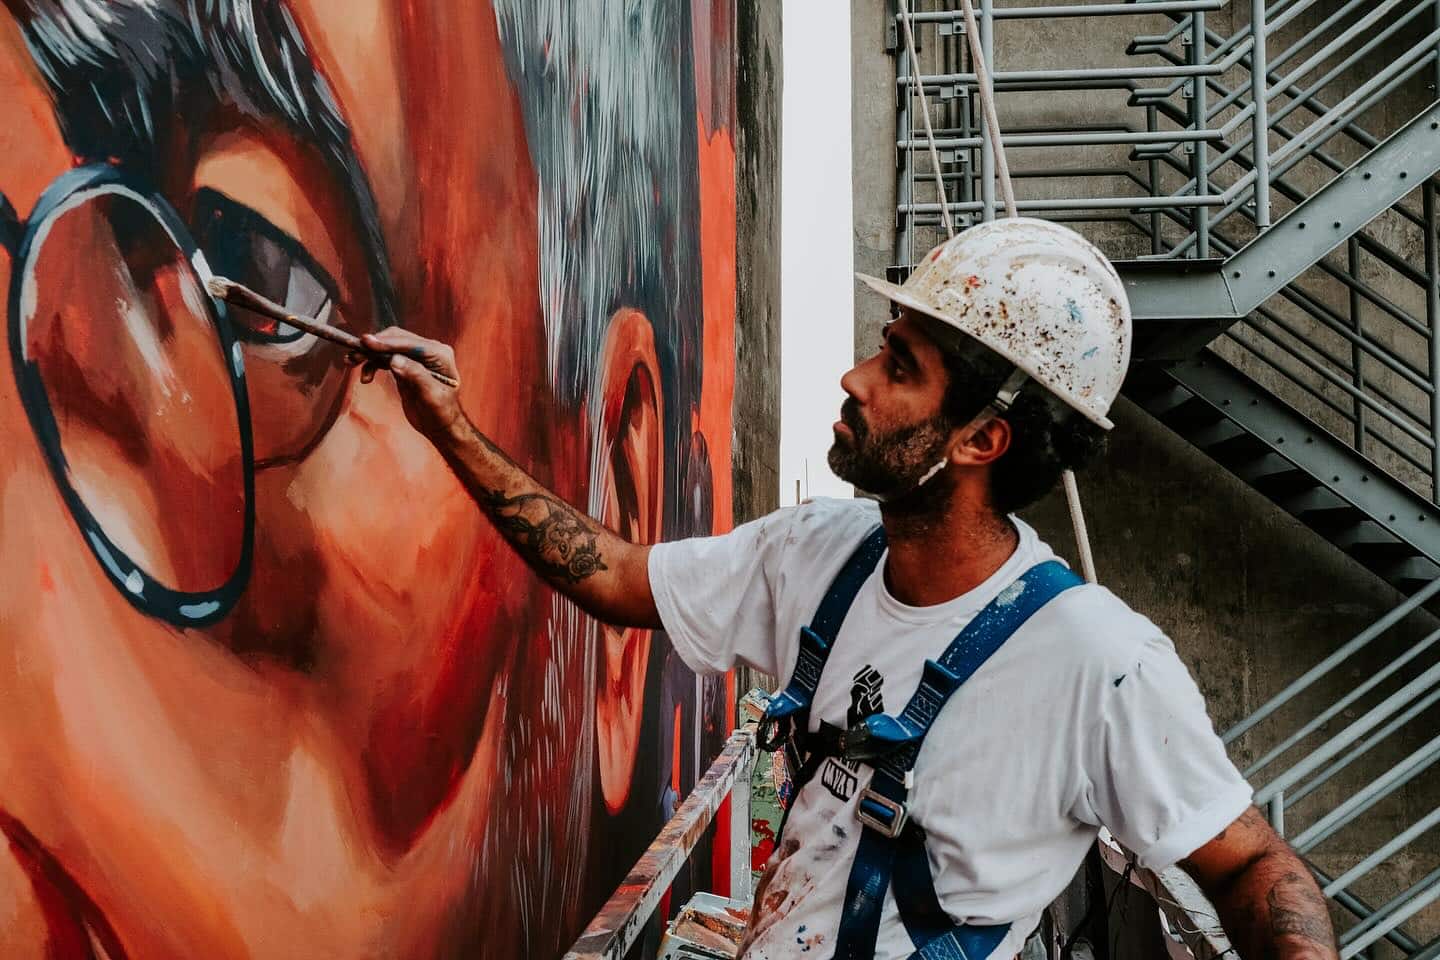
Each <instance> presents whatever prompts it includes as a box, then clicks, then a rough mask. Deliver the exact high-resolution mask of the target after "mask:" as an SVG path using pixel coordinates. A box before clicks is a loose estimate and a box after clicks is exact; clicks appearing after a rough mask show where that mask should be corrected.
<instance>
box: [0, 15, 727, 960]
mask: <svg viewBox="0 0 1440 960" xmlns="http://www.w3.org/2000/svg"><path fill="white" fill-rule="evenodd" d="M615 6H616V5H613V4H610V5H606V4H599V3H597V4H589V5H585V4H573V3H561V2H558V0H557V2H553V3H535V2H529V0H526V2H521V0H496V2H495V4H494V7H493V8H492V7H491V6H490V5H487V4H445V5H419V6H416V5H410V4H390V3H385V2H380V0H375V2H361V3H346V4H334V3H323V2H319V0H292V2H290V3H288V4H278V3H266V4H261V3H258V2H256V3H251V2H242V0H236V2H230V3H203V4H202V3H198V2H194V3H187V2H175V3H164V2H161V3H134V4H121V3H113V4H104V3H99V2H89V0H82V2H77V3H74V4H65V5H63V6H62V5H60V4H57V3H52V2H50V0H33V2H24V0H6V2H5V4H4V6H3V7H0V88H3V89H5V90H7V91H18V96H14V97H11V96H9V95H8V94H7V97H6V98H5V102H3V103H0V148H3V149H0V193H3V195H4V197H5V198H6V201H7V203H8V209H7V210H5V211H3V212H0V238H3V239H5V241H6V243H5V246H6V248H7V252H6V253H0V291H10V290H11V289H12V288H14V289H16V290H19V291H20V293H18V294H16V295H15V296H14V297H11V298H10V299H9V300H7V306H6V317H7V322H9V324H10V330H11V337H10V343H9V346H8V348H7V349H8V351H9V355H10V362H9V363H8V364H7V365H6V367H7V369H6V371H4V374H3V376H0V430H3V431H4V436H5V437H6V438H7V439H6V448H7V456H6V458H5V459H4V462H3V463H0V570H3V572H4V575H5V579H6V589H5V590H4V591H0V636H3V639H4V641H5V643H6V645H7V647H8V648H9V649H10V650H11V651H12V655H11V656H9V657H6V658H0V660H3V663H0V691H3V696H0V731H4V732H3V734H0V784H3V787H0V828H3V829H4V831H5V833H6V834H7V836H9V838H10V840H11V849H12V852H13V853H14V857H13V862H12V861H11V860H0V915H4V912H5V911H4V908H5V907H6V906H7V905H13V908H14V915H15V916H18V917H22V918H27V919H24V920H23V921H21V922H17V923H16V924H11V925H8V928H7V929H6V930H5V931H4V932H0V954H3V955H5V956H12V955H15V956H25V955H27V953H25V952H22V949H24V948H25V947H26V945H27V944H28V943H29V942H31V940H34V938H36V937H38V938H39V939H38V940H36V941H35V942H38V943H41V944H44V943H45V942H46V938H50V940H51V942H54V938H55V937H58V936H68V935H70V934H69V933H66V932H64V931H59V932H57V927H56V924H60V925H62V926H63V925H64V924H71V925H72V926H73V928H74V930H75V931H82V933H83V934H84V935H89V936H91V937H93V938H95V939H96V942H100V943H102V945H104V947H105V949H106V950H107V951H108V952H109V953H110V955H111V956H112V957H114V958H118V957H121V956H131V957H135V956H146V957H150V956H171V955H173V956H189V955H198V954H199V953H204V954H206V955H211V956H275V957H281V956H287V955H292V954H294V955H302V954H306V951H307V950H309V949H311V948H318V947H323V948H324V951H325V952H328V953H333V954H335V955H347V956H348V955H362V954H367V953H375V952H377V951H378V952H380V953H383V954H385V955H394V956H407V957H408V956H415V957H431V956H449V955H460V954H466V955H474V952H475V951H476V950H477V949H480V952H481V953H482V954H485V951H491V952H492V953H493V955H495V956H519V955H531V953H532V952H534V953H536V954H542V953H549V952H554V949H555V948H556V947H558V946H559V945H560V942H561V938H563V937H564V936H566V935H567V934H570V933H573V932H574V930H575V928H576V925H577V924H578V923H579V922H581V921H582V920H583V919H584V916H585V911H586V910H587V909H589V908H591V907H593V906H594V904H595V902H596V898H597V895H600V894H603V892H604V890H605V887H606V885H607V884H611V883H612V881H613V880H614V879H617V878H616V876H615V874H616V872H617V869H618V870H623V866H624V864H625V863H628V862H630V861H631V860H632V859H633V856H630V855H628V854H630V852H631V851H633V850H635V842H636V841H643V839H644V836H645V834H646V833H649V832H653V829H654V828H655V827H656V826H657V825H658V822H657V821H658V817H659V816H660V815H661V813H662V812H663V810H664V808H665V806H666V805H667V804H673V799H674V794H675V792H676V790H677V788H680V789H683V788H684V786H685V785H686V784H688V783H690V782H693V779H694V776H695V771H696V770H697V769H698V767H699V764H700V762H701V758H700V756H699V753H700V752H703V749H702V750H700V751H697V750H696V749H695V748H694V744H695V743H696V742H697V736H698V735H697V734H692V733H688V732H687V733H685V734H684V735H683V736H682V735H680V729H679V725H678V721H677V723H676V724H672V723H671V720H670V718H671V717H672V716H677V717H678V716H682V715H683V720H684V724H685V725H686V726H687V727H688V728H693V729H697V730H698V729H699V725H700V724H701V721H702V720H703V719H704V718H703V717H701V716H699V715H698V714H699V713H701V712H702V711H703V710H704V708H705V706H706V703H707V701H708V702H709V705H710V707H711V708H712V709H721V708H722V704H721V701H722V699H723V698H722V697H720V696H719V694H718V693H716V692H715V691H714V690H709V691H699V692H697V687H696V684H695V681H694V679H693V677H691V676H690V675H689V674H688V673H684V672H683V671H680V670H679V669H678V666H677V665H676V664H675V663H674V662H673V656H672V655H671V654H670V652H669V649H668V644H666V643H664V641H663V638H661V639H658V640H653V641H652V638H651V637H650V636H649V635H647V634H641V633H636V632H619V631H617V632H610V631H602V630H600V629H598V628H597V627H596V626H595V625H594V624H592V623H590V622H588V621H585V620H584V619H583V618H581V617H580V616H579V614H578V613H577V612H576V611H575V610H574V609H573V608H572V607H570V606H569V605H568V604H566V603H563V602H561V601H560V600H558V599H557V598H556V597H554V596H553V595H552V594H551V593H550V592H548V591H546V590H543V589H541V588H540V587H539V586H538V584H537V582H536V581H535V580H534V579H533V578H532V577H531V575H530V574H529V573H528V572H527V571H525V570H524V569H523V567H522V566H521V565H520V563H519V561H518V560H516V559H515V557H514V556H513V554H511V552H510V551H509V550H508V549H506V548H505V547H504V545H503V543H502V541H500V539H499V538H498V537H497V536H496V535H495V533H494V532H493V531H492V530H491V529H490V528H489V526H488V525H487V524H486V523H485V521H484V520H483V518H482V517H481V515H480V514H479V513H478V511H476V509H475V508H474V506H473V504H472V503H471V502H470V501H469V500H468V498H467V497H466V496H465V495H464V493H463V491H462V490H461V488H460V487H459V485H458V484H457V483H456V482H455V480H454V479H453V477H452V476H451V475H450V473H449V471H448V469H447V468H446V466H445V464H444V463H443V462H442V461H441V460H440V459H439V457H438V456H437V455H436V454H435V453H434V451H433V450H432V449H431V448H430V447H429V446H428V445H427V444H426V443H425V441H424V440H423V439H422V438H420V437H419V436H418V435H417V434H416V433H414V432H413V431H412V430H411V429H410V428H409V427H408V426H407V424H406V423H405V421H404V417H403V414H402V412H401V409H400V405H399V402H398V398H397V397H396V395H395V393H394V390H393V386H392V385H391V384H390V383H389V382H388V380H386V379H385V378H382V379H380V380H378V381H376V383H375V384H372V385H368V386H362V385H361V384H360V383H359V381H358V377H357V375H356V374H355V373H354V372H353V371H351V370H350V369H349V368H347V367H346V366H345V365H344V363H343V358H342V357H341V356H340V353H339V351H338V350H336V349H335V348H333V347H331V346H330V345H328V344H325V343H323V342H320V341H316V340H314V339H313V338H311V337H309V336H306V335H302V334H301V333H300V332H299V331H297V330H295V329H293V328H289V327H286V326H285V325H283V324H281V325H277V324H273V323H266V322H264V321H262V320H260V319H259V318H258V317H254V316H247V315H245V314H243V312H240V311H232V312H231V313H230V315H229V316H228V317H226V318H225V320H224V321H219V320H218V319H217V314H216V309H215V307H214V306H213V305H211V304H210V303H209V302H208V301H206V300H205V299H204V298H203V297H198V296H197V293H196V291H197V289H198V287H197V283H198V282H203V277H204V274H205V271H206V270H207V269H208V270H213V272H215V273H217V274H224V275H228V276H231V277H233V278H235V279H238V280H241V281H242V282H244V283H246V284H247V285H250V286H253V287H255V288H256V289H259V290H261V292H264V293H266V294H267V295H269V296H270V297H271V298H272V299H275V300H277V301H280V302H283V303H286V304H287V305H288V306H290V307H291V308H292V309H294V310H296V311H297V312H305V313H310V314H313V315H320V316H323V317H324V318H326V319H328V320H329V321H330V322H332V323H335V324H337V325H339V326H342V327H347V328H349V329H352V330H366V329H371V328H373V327H375V326H383V325H386V324H388V323H391V322H400V323H403V324H404V325H406V326H408V327H410V328H412V329H414V330H416V332H418V333H420V334H422V335H424V336H427V337H433V338H437V339H442V340H445V341H447V342H450V343H452V344H453V345H454V348H455V351H456V355H457V358H458V360H459V364H460V367H461V370H462V371H463V372H464V386H463V388H462V389H463V394H462V400H463V403H464V405H465V408H466V409H467V411H468V412H469V413H470V415H471V417H472V419H473V420H474V421H475V422H476V424H477V425H478V426H479V427H480V428H481V429H482V430H484V431H485V432H486V433H487V434H488V435H489V436H490V437H492V438H493V439H494V440H495V441H496V442H497V443H498V444H499V445H500V446H501V447H503V448H504V449H506V450H507V451H509V452H511V453H512V455H514V456H515V458H516V459H517V461H519V462H520V463H521V464H522V465H524V466H526V467H527V468H529V469H531V470H532V471H533V472H535V473H536V475H537V477H538V478H539V479H540V480H541V481H542V482H545V483H547V484H549V485H551V486H552V487H553V488H554V489H556V490H557V491H558V492H559V493H561V494H562V495H564V496H567V497H568V498H570V499H572V500H573V501H574V502H576V503H578V504H580V505H582V506H585V507H587V508H588V509H590V510H591V511H592V512H594V513H595V514H596V515H597V516H601V517H602V518H604V519H605V520H606V521H607V522H609V523H610V524H612V525H613V526H616V527H617V528H619V529H620V530H622V532H625V533H626V534H628V535H630V536H632V537H634V538H636V539H646V540H655V539H659V538H661V537H662V536H667V535H668V536H674V535H678V534H686V533H705V532H711V530H712V529H713V527H714V519H713V518H714V517H728V516H729V513H730V507H729V485H728V474H729V467H728V464H729V436H730V424H729V420H728V417H729V392H728V391H729V384H730V382H731V379H730V378H731V372H730V364H731V362H732V361H731V353H730V344H731V340H730V337H731V330H732V327H733V312H732V310H733V260H732V257H733V226H734V206H733V157H734V154H733V147H732V146H731V143H732V141H731V139H730V127H731V115H730V99H729V90H730V85H731V83H732V82H733V81H732V72H731V69H730V52H729V33H728V24H729V22H730V16H731V13H730V9H729V5H728V4H725V3H718V2H717V3H711V2H704V0H697V2H696V3H695V4H694V5H693V9H692V10H690V11H686V12H681V13H680V14H679V15H678V16H677V14H676V7H677V5H674V4H666V3H658V2H657V3H654V4H649V3H642V4H640V7H641V8H642V10H643V15H642V16H641V17H640V18H639V19H638V20H637V19H626V18H625V17H623V16H621V14H623V13H624V11H623V10H622V11H620V13H615V12H614V8H615ZM581 7H587V9H580V8H581ZM588 7H594V9H593V10H591V9H588ZM622 67H623V69H622ZM637 84H638V85H639V86H638V87H637ZM646 84H650V86H648V87H647V86H646ZM637 89H638V90H639V91H640V93H641V94H644V93H645V92H646V91H647V90H649V91H650V93H651V94H653V95H652V96H644V95H637ZM677 90H678V91H681V92H680V93H678V94H677V93H676V91H677ZM582 105H583V109H582ZM606 138H608V139H606ZM600 144H603V146H604V149H597V145H600ZM613 147H618V148H619V149H611V148H613ZM579 170H585V171H587V173H586V175H585V177H583V178H582V177H581V176H579V175H577V171H579ZM67 171H68V173H67ZM57 178H58V179H57ZM197 251H198V254H199V256H198V257H197V256H195V253H196V252H197ZM16 276H19V277H20V280H19V281H15V280H14V278H15V277H16ZM237 356H238V360H237ZM712 360H713V362H712ZM702 367H703V368H704V371H705V375H704V377H703V378H702V375H701V374H702ZM12 369H13V371H14V374H15V375H14V377H11V375H10V371H11V370H12ZM242 370H243V373H242V372H241V371H242ZM712 463H713V464H714V465H715V469H713V470H712V468H711V464H712ZM662 715H663V717H664V718H665V719H664V722H663V723H662V722H660V719H659V718H660V717H661V716H662ZM714 732H718V731H714ZM682 746H683V748H684V749H683V751H682ZM682 754H683V757H682ZM672 756H673V757H676V758H682V760H683V762H678V763H675V764H674V765H673V766H675V767H676V769H672V762H671V758H672ZM660 758H663V760H662V759H660ZM681 766H683V767H684V768H685V769H684V770H683V771H681V770H680V769H678V768H679V767H681ZM601 827H604V828H605V829H600V828H601ZM596 863H603V868H597V867H596V866H595V864H596ZM56 876H63V877H64V878H65V879H64V881H63V883H62V884H61V887H63V889H61V890H60V897H59V901H60V902H63V903H64V904H65V906H64V908H63V909H62V910H60V911H59V912H56V911H51V912H50V913H49V914H45V913H44V912H43V911H39V910H38V909H36V908H35V906H34V905H35V904H36V903H38V902H41V901H44V900H45V899H46V898H47V897H49V898H53V897H54V896H55V894H56V891H55V890H54V889H50V888H44V889H42V887H44V885H45V884H46V883H47V882H53V878H54V877H56ZM46 877H50V878H52V880H51V881H47V880H45V879H44V878H46ZM118 878H123V882H121V881H120V880H119V879H118ZM612 885H613V884H612ZM156 904H165V905H166V908H165V911H164V915H163V917H160V916H158V915H157V914H156V907H155V905H156ZM27 905H28V906H27ZM481 917H485V918H487V919H486V921H485V923H484V924H483V925H482V924H481V923H480V922H479V920H480V918H481ZM496 918H504V919H502V920H499V921H498V927H497V919H496ZM482 926H483V927H484V933H483V936H482V934H481V933H479V932H477V931H480V930H481V929H482ZM72 932H73V931H72ZM7 937H10V938H12V939H13V940H14V942H13V946H14V949H11V947H12V942H11V940H7V939H6V938H7ZM297 951H299V952H298V953H297ZM486 955H488V954H486Z"/></svg>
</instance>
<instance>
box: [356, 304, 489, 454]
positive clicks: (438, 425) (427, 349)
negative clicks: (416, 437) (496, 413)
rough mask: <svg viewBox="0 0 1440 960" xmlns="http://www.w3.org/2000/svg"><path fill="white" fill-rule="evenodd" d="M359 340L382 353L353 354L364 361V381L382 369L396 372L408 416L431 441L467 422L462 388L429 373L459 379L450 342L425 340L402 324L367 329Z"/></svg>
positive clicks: (406, 415) (406, 417)
mask: <svg viewBox="0 0 1440 960" xmlns="http://www.w3.org/2000/svg"><path fill="white" fill-rule="evenodd" d="M360 340H361V342H363V343H364V344H365V346H366V347H368V348H370V349H371V350H374V351H376V353H377V354H380V356H374V355H372V356H368V357H367V356H364V355H362V354H358V353H352V354H350V357H349V360H350V362H351V363H352V364H358V363H363V364H365V368H364V370H363V371H361V374H360V379H361V381H362V382H364V383H369V382H370V381H371V380H374V379H375V374H376V373H377V372H378V371H379V370H381V369H387V370H389V371H390V372H391V373H392V374H394V376H395V385H396V386H397V387H399V389H400V402H401V403H402V405H403V406H404V408H405V419H407V420H409V421H410V425H411V426H412V427H414V428H415V429H416V430H419V431H420V432H421V433H422V434H424V435H425V436H426V437H428V438H430V440H431V441H438V440H440V439H441V438H443V437H445V436H447V435H449V434H451V433H452V432H453V431H454V430H455V429H456V427H457V426H459V425H460V424H461V423H463V422H464V420H465V412H464V411H463V410H461V409H460V394H459V391H458V390H457V389H456V388H455V387H451V386H447V385H446V384H444V383H441V382H440V381H439V380H436V379H435V378H434V377H432V376H430V371H432V370H433V371H434V372H436V373H441V374H444V375H445V376H447V377H450V378H451V379H453V380H456V381H458V380H459V379H460V372H459V370H457V369H456V367H455V351H454V350H452V349H450V346H449V345H448V344H444V343H440V342H438V341H435V340H426V339H425V338H424V337H421V336H417V335H416V334H413V333H411V332H410V331H409V330H404V329H401V328H400V327H387V328H386V329H384V330H381V331H380V332H379V333H375V334H371V333H367V334H365V335H364V336H362V337H361V338H360Z"/></svg>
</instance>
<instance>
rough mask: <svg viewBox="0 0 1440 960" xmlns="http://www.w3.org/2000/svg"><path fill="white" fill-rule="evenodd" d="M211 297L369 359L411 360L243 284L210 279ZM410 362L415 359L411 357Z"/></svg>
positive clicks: (454, 383) (439, 376)
mask: <svg viewBox="0 0 1440 960" xmlns="http://www.w3.org/2000/svg"><path fill="white" fill-rule="evenodd" d="M205 286H206V288H207V289H209V291H210V295H211V296H212V297H215V298H216V299H217V300H224V301H225V302H226V303H230V304H234V305H235V306H237V307H244V308H245V309H247V310H253V311H254V312H256V313H258V314H260V315H261V316H263V317H269V318H270V319H271V320H278V321H280V322H281V323H288V324H289V325H290V326H292V327H295V328H296V329H298V330H304V331H305V332H306V333H309V334H313V335H314V336H317V337H319V338H320V339H321V340H329V341H330V342H331V343H338V344H339V345H340V346H342V347H348V348H349V349H351V350H354V351H356V352H357V353H363V354H364V355H365V356H367V357H377V358H378V357H385V356H390V355H393V354H400V355H402V356H411V355H410V354H409V353H408V352H407V351H406V349H405V348H404V347H396V348H395V349H394V350H372V349H370V348H369V347H367V346H365V343H364V341H362V340H361V339H360V338H359V337H357V336H355V334H353V333H351V332H350V331H348V330H341V329H340V328H339V327H332V326H331V325H330V324H328V323H325V322H324V321H322V320H316V319H315V318H314V317H306V316H300V315H298V314H294V313H291V312H290V311H289V310H286V309H285V308H284V307H282V306H280V304H278V303H276V302H275V301H274V300H271V299H269V298H268V297H264V296H261V295H260V294H258V293H256V292H255V291H254V290H251V289H250V288H249V287H247V286H245V285H244V284H243V283H236V282H235V281H234V280H230V279H228V278H226V277H211V278H210V280H209V281H208V282H207V283H206V284H205ZM411 359H415V358H414V357H411ZM427 372H428V373H429V374H430V376H432V377H434V378H435V379H436V380H439V381H440V382H441V383H443V384H445V385H446V386H447V387H458V386H460V381H459V380H456V379H455V378H454V377H447V376H446V375H445V374H443V373H440V372H438V371H435V370H428V368H427Z"/></svg>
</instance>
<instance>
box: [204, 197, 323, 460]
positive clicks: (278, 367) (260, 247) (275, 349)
mask: <svg viewBox="0 0 1440 960" xmlns="http://www.w3.org/2000/svg"><path fill="white" fill-rule="evenodd" d="M193 219H194V224H195V229H194V233H195V239H196V242H197V243H198V244H199V246H200V249H201V250H203V251H204V252H205V258H206V260H207V261H208V262H209V264H210V269H211V270H212V271H214V272H215V273H216V274H218V275H220V276H225V277H229V278H230V279H232V280H235V281H238V282H240V283H243V284H245V286H247V287H249V288H250V289H252V290H254V291H256V292H257V293H260V294H263V295H265V296H266V297H268V298H270V299H271V300H273V301H275V302H276V303H280V304H284V306H285V308H286V309H287V310H290V311H291V312H293V313H296V314H304V315H306V316H311V317H315V318H317V319H319V320H324V321H325V322H327V323H330V324H333V325H335V326H338V327H344V326H347V325H348V323H347V319H346V317H345V310H344V309H343V307H342V304H344V303H345V301H344V300H343V299H341V297H340V294H339V288H338V285H337V284H336V283H335V281H334V280H333V279H331V275H330V274H329V273H328V272H327V271H326V270H325V269H324V268H323V267H321V266H320V264H318V263H317V262H316V261H315V258H314V257H313V256H311V255H310V253H309V251H308V250H306V248H305V245H304V243H302V242H301V241H300V240H299V239H298V238H296V237H294V236H292V235H290V234H289V233H287V232H285V231H284V230H282V229H280V228H279V227H277V226H276V225H275V224H274V223H272V222H271V221H270V220H268V219H267V218H266V217H265V216H264V215H263V214H261V213H260V212H259V211H257V210H255V209H254V208H253V207H250V206H247V205H246V204H244V203H241V202H240V201H238V200H235V199H233V198H231V197H228V196H226V195H225V194H223V193H220V192H219V191H218V190H214V189H211V188H208V187H207V188H202V189H200V190H198V191H197V192H196V195H195V212H194V218H193ZM227 315H228V316H229V317H230V320H231V325H232V327H233V328H234V330H235V337H236V339H237V340H239V341H241V344H242V347H243V350H244V356H245V381H246V389H247V390H248V392H249V394H250V422H251V429H252V433H253V435H254V442H255V468H256V469H257V470H263V469H266V468H267V467H269V466H271V465H277V464H283V463H289V462H293V461H295V460H297V459H299V458H302V457H304V456H305V455H306V454H307V453H308V452H309V451H310V450H311V449H312V448H313V447H314V446H315V444H316V443H317V442H318V441H319V440H320V438H321V437H323V436H324V434H325V431H326V429H327V427H328V426H329V424H331V423H332V422H334V419H335V417H336V415H337V414H338V412H339V409H340V404H341V402H342V401H343V399H344V391H345V384H346V383H347V381H348V374H349V370H350V368H349V367H348V366H346V364H345V351H344V350H342V349H341V348H340V347H337V346H335V345H334V344H333V343H329V342H327V341H325V340H319V339H316V338H315V337H313V336H311V335H310V334H307V333H305V332H303V331H301V330H299V329H297V328H295V327H292V326H290V325H288V324H285V323H277V322H275V321H274V320H271V319H270V318H268V317H262V316H260V315H259V314H256V313H253V312H251V311H249V310H245V309H242V308H238V307H234V306H231V307H229V309H228V311H227Z"/></svg>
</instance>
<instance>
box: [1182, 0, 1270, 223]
mask: <svg viewBox="0 0 1440 960" xmlns="http://www.w3.org/2000/svg"><path fill="white" fill-rule="evenodd" d="M1250 32H1251V34H1252V35H1253V36H1254V38H1255V44H1254V46H1253V48H1252V49H1251V51H1250V63H1251V68H1250V95H1251V99H1252V101H1253V104H1254V107H1255V116H1254V118H1253V122H1254V133H1253V134H1252V142H1253V144H1254V146H1253V147H1252V152H1253V154H1254V157H1255V226H1256V227H1257V228H1259V229H1260V230H1265V229H1267V228H1268V227H1269V226H1270V106H1269V103H1268V102H1267V96H1268V95H1267V93H1266V90H1265V43H1266V39H1267V38H1266V32H1265V0H1250ZM1196 242H1197V243H1199V242H1200V241H1199V238H1198V237H1197V240H1196Z"/></svg>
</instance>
